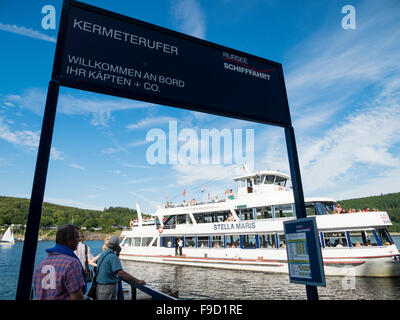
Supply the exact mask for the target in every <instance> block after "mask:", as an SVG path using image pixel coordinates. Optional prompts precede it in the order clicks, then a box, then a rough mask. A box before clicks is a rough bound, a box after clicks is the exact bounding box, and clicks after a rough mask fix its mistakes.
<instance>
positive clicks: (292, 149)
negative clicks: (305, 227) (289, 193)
mask: <svg viewBox="0 0 400 320" xmlns="http://www.w3.org/2000/svg"><path fill="white" fill-rule="evenodd" d="M285 137H286V146H287V152H288V158H289V166H290V175H291V177H292V186H293V195H294V200H295V211H296V218H297V219H303V218H306V217H307V215H306V208H305V204H304V193H303V186H302V183H301V176H300V166H299V159H298V155H297V148H296V139H295V135H294V129H293V127H292V126H289V127H286V128H285ZM318 244H319V243H318ZM288 260H289V256H288ZM288 267H289V261H288ZM306 292H307V299H308V300H318V289H317V287H316V286H313V285H307V284H306Z"/></svg>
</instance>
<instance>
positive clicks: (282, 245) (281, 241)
mask: <svg viewBox="0 0 400 320" xmlns="http://www.w3.org/2000/svg"><path fill="white" fill-rule="evenodd" d="M279 248H282V249H283V248H286V240H285V235H284V234H280V235H279Z"/></svg>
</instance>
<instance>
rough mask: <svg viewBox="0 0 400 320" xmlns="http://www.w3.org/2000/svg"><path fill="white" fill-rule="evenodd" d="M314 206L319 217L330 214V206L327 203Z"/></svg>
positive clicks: (316, 203)
mask: <svg viewBox="0 0 400 320" xmlns="http://www.w3.org/2000/svg"><path fill="white" fill-rule="evenodd" d="M315 206H316V209H317V212H318V214H319V215H324V214H331V213H332V204H331V203H329V202H315Z"/></svg>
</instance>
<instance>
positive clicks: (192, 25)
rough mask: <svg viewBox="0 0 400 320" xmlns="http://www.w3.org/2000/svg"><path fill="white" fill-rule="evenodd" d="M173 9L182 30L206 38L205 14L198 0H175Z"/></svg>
mask: <svg viewBox="0 0 400 320" xmlns="http://www.w3.org/2000/svg"><path fill="white" fill-rule="evenodd" d="M171 9H172V10H171V11H172V15H173V17H174V18H175V19H176V20H177V22H178V23H179V29H180V31H181V32H183V33H186V34H189V35H191V36H194V37H197V38H201V39H205V36H206V22H205V14H204V11H203V9H202V8H201V6H200V4H199V3H198V2H197V1H196V0H174V1H172V8H171Z"/></svg>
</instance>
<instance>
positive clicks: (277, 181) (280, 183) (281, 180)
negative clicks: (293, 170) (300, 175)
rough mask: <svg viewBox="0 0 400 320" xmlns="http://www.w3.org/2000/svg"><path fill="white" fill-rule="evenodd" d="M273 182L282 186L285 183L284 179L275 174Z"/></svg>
mask: <svg viewBox="0 0 400 320" xmlns="http://www.w3.org/2000/svg"><path fill="white" fill-rule="evenodd" d="M275 184H277V185H280V186H282V187H284V186H285V185H286V179H285V178H282V177H279V176H276V179H275Z"/></svg>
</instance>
